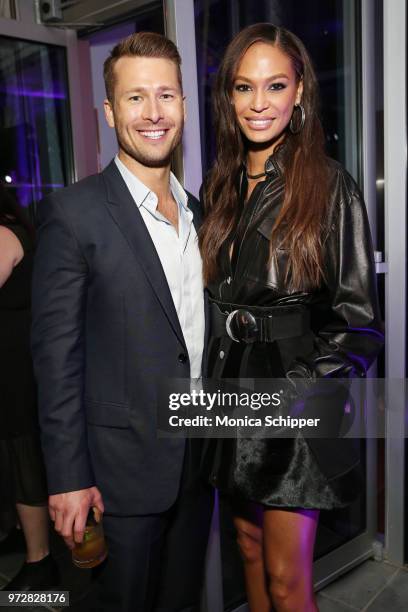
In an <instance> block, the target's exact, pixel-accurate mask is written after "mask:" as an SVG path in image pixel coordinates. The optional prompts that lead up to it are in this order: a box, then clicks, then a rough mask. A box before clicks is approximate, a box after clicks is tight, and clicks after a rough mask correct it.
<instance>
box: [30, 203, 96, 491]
mask: <svg viewBox="0 0 408 612" xmlns="http://www.w3.org/2000/svg"><path fill="white" fill-rule="evenodd" d="M37 218H38V246H37V250H36V256H35V262H34V276H33V294H32V317H33V323H32V353H33V362H34V369H35V374H36V378H37V382H38V390H39V419H40V428H41V439H42V446H43V452H44V457H45V463H46V468H47V476H48V487H49V493H50V494H55V493H61V492H67V491H75V490H79V489H84V488H87V487H90V486H93V485H94V484H95V483H94V476H93V473H92V468H91V462H90V458H89V453H88V445H87V433H86V420H85V412H84V406H83V387H84V369H85V349H84V324H85V306H86V289H87V282H88V269H87V264H86V262H85V260H84V258H83V257H82V255H81V252H80V249H79V246H78V243H77V241H76V239H75V236H74V233H73V231H72V228H71V227H70V225H69V222H68V219H67V217H66V214H65V212H64V209H63V206H62V205H61V203H60V201H59V199H58V195H56V194H53V195H51V196H49V197H48V198H46V199H45V200H43V201H42V202H41V204H40V206H39V211H38V217H37Z"/></svg>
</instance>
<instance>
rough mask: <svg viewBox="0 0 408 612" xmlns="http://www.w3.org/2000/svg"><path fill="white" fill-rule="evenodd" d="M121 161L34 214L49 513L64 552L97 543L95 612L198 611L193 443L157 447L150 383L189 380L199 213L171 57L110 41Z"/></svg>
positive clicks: (160, 43)
mask: <svg viewBox="0 0 408 612" xmlns="http://www.w3.org/2000/svg"><path fill="white" fill-rule="evenodd" d="M104 76H105V83H106V90H107V100H105V113H106V118H107V121H108V123H109V125H110V126H111V127H113V128H115V130H116V134H117V139H118V144H119V153H118V155H117V156H116V158H115V159H114V160H113V161H112V162H111V164H110V165H109V166H108V167H107V168H106V169H105V170H104V171H103V172H102V173H101V174H99V175H95V176H91V177H89V178H87V179H85V180H82V181H80V182H79V183H77V184H76V185H73V186H71V187H69V188H67V189H64V190H62V191H59V192H57V193H54V194H52V195H51V196H49V197H47V198H46V199H45V200H44V201H43V202H42V203H41V204H40V206H39V211H38V225H39V229H38V236H39V242H38V249H37V255H36V263H35V272H34V288H33V334H32V346H33V356H34V364H35V371H36V376H37V379H38V385H39V411H40V425H41V432H42V443H43V450H44V455H45V461H46V467H47V474H48V484H49V493H50V498H49V506H50V514H51V518H52V520H53V521H54V522H55V529H56V530H57V532H59V533H60V534H61V535H62V536H63V537H64V539H65V541H66V543H67V544H68V546H69V547H70V548H72V547H73V546H74V544H75V542H80V541H81V540H82V537H83V533H84V525H85V521H86V517H87V514H88V511H89V509H90V508H92V507H96V508H99V510H100V511H102V512H103V511H104V513H105V516H104V528H105V534H106V538H107V542H108V547H109V555H108V559H107V561H106V566H105V567H103V568H102V571H101V573H100V577H99V581H100V584H101V589H100V600H99V601H98V602H96V603H95V605H94V607H93V608H92V609H98V610H99V609H103V610H112V611H113V610H114V611H115V612H119V611H128V610H129V611H130V610H132V611H135V612H136V611H137V612H148V611H150V610H155V611H160V612H162V611H163V612H164V611H167V610H168V611H170V610H171V611H175V610H180V611H181V610H183V611H186V612H187V611H190V610H191V611H192V610H196V609H198V602H199V594H200V586H201V584H202V578H203V565H204V556H205V549H206V543H207V536H208V529H209V522H210V515H211V505H212V504H211V502H212V500H211V493H210V490H209V488H208V487H207V485H206V484H204V483H203V482H201V479H200V476H199V469H198V465H199V459H200V457H199V455H200V449H199V447H198V445H197V444H196V443H195V442H198V441H195V442H193V441H189V442H187V443H186V442H185V441H184V440H181V439H158V438H157V436H156V410H157V404H158V388H159V383H160V382H161V381H162V380H163V379H168V378H176V377H177V378H189V377H192V378H196V377H199V376H200V375H201V363H202V353H203V346H204V300H203V287H202V275H201V259H200V255H199V251H198V244H197V232H196V230H197V227H198V223H199V215H200V210H199V204H198V202H197V200H195V198H193V197H192V196H191V195H187V194H186V193H185V192H184V190H183V188H182V187H181V185H180V184H179V183H178V181H177V179H176V178H175V176H174V175H173V174H172V173H171V172H170V158H171V154H172V152H173V151H174V149H175V148H176V146H177V145H178V144H179V143H180V141H181V136H182V130H183V123H184V114H185V109H184V98H183V93H182V85H181V72H180V57H179V54H178V52H177V48H176V47H175V45H174V44H173V43H172V42H171V41H169V40H168V39H166V38H165V37H163V36H161V35H158V34H153V33H146V32H144V33H138V34H134V35H132V36H130V37H128V38H127V39H125V40H124V41H122V42H121V43H119V44H118V45H117V46H116V47H115V48H114V49H113V50H112V52H111V55H110V57H109V58H108V59H107V60H106V62H105V66H104Z"/></svg>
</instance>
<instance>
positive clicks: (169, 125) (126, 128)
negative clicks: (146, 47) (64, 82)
mask: <svg viewBox="0 0 408 612" xmlns="http://www.w3.org/2000/svg"><path fill="white" fill-rule="evenodd" d="M114 71H115V87H114V101H113V103H112V104H111V103H110V102H109V101H108V100H105V103H104V105H105V115H106V120H107V122H108V124H109V126H110V127H114V128H115V131H116V136H117V139H118V143H119V148H120V149H121V150H122V151H124V152H125V153H126V154H127V155H128V156H129V157H131V158H132V159H134V160H135V161H137V162H139V163H140V164H142V165H144V166H148V167H152V168H158V167H162V166H166V165H168V164H169V163H170V156H171V154H172V152H173V151H174V149H175V148H176V147H177V145H178V144H179V143H180V141H181V137H182V133H183V126H184V119H185V106H184V99H183V95H182V91H181V87H180V83H179V80H178V71H177V66H176V65H175V63H174V62H172V61H170V60H167V59H162V58H153V57H121V58H120V59H119V60H118V61H117V62H116V64H115V67H114Z"/></svg>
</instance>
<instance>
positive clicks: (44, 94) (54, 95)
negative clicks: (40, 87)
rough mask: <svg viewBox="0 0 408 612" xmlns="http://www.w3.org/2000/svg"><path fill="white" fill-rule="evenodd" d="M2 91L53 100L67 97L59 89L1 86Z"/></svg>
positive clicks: (0, 91) (0, 90) (14, 94)
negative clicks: (46, 89)
mask: <svg viewBox="0 0 408 612" xmlns="http://www.w3.org/2000/svg"><path fill="white" fill-rule="evenodd" d="M0 93H5V94H11V95H12V96H25V97H27V98H51V99H53V100H65V99H66V95H65V94H64V93H60V92H58V91H33V90H30V89H22V88H19V87H6V88H0Z"/></svg>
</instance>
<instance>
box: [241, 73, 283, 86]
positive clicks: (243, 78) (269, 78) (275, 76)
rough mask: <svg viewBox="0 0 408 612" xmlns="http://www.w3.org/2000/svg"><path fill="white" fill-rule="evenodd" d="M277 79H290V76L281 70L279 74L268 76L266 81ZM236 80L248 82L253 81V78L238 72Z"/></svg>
mask: <svg viewBox="0 0 408 612" xmlns="http://www.w3.org/2000/svg"><path fill="white" fill-rule="evenodd" d="M275 79H288V80H289V77H288V75H287V74H286V73H285V72H279V73H278V74H273V75H272V76H270V77H268V78H267V79H265V81H274V80H275ZM234 80H235V81H246V82H247V83H252V80H251V79H250V78H248V77H245V76H241V75H239V74H237V76H236V77H235V79H234Z"/></svg>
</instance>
